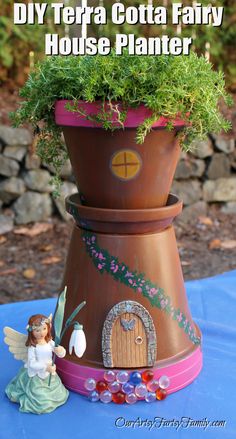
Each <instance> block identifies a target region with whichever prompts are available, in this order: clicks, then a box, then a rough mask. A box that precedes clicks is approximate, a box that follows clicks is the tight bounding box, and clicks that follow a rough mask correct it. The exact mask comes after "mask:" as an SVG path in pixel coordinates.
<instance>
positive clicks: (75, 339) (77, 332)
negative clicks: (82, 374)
mask: <svg viewBox="0 0 236 439" xmlns="http://www.w3.org/2000/svg"><path fill="white" fill-rule="evenodd" d="M73 349H74V353H75V355H76V356H77V357H79V358H81V357H82V356H83V354H84V352H85V349H86V338H85V333H84V331H83V325H80V324H79V323H75V324H74V329H73V331H72V334H71V337H70V343H69V353H70V355H71V354H72V351H73Z"/></svg>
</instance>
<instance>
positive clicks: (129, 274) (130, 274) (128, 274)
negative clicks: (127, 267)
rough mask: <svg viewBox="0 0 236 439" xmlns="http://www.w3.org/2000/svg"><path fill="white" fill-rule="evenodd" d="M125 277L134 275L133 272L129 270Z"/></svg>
mask: <svg viewBox="0 0 236 439" xmlns="http://www.w3.org/2000/svg"><path fill="white" fill-rule="evenodd" d="M125 277H134V275H133V273H130V272H129V271H127V272H126V274H125Z"/></svg>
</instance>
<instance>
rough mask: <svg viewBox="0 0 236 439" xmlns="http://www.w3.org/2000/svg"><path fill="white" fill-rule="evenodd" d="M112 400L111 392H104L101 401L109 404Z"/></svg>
mask: <svg viewBox="0 0 236 439" xmlns="http://www.w3.org/2000/svg"><path fill="white" fill-rule="evenodd" d="M111 400H112V393H111V392H109V390H104V391H103V392H101V393H100V401H102V402H104V403H105V404H107V403H108V402H111Z"/></svg>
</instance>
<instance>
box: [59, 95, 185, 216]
mask: <svg viewBox="0 0 236 439" xmlns="http://www.w3.org/2000/svg"><path fill="white" fill-rule="evenodd" d="M66 102H67V101H58V102H57V103H56V109H55V119H56V123H57V124H58V125H61V126H62V128H63V134H64V137H65V141H66V145H67V148H68V152H69V157H70V160H71V163H72V168H73V172H74V175H75V178H76V182H77V186H78V189H79V192H80V197H81V201H82V203H83V204H84V205H86V206H94V207H98V208H108V209H110V208H113V209H145V208H157V207H161V206H165V205H166V202H167V198H168V194H169V191H170V187H171V184H172V180H173V176H174V173H175V169H176V165H177V162H178V159H179V155H180V144H179V143H180V142H179V138H178V137H177V133H178V131H179V130H181V128H183V126H184V124H185V122H183V121H181V120H179V119H176V120H175V122H174V124H173V125H174V128H173V129H172V130H171V131H169V130H167V129H166V125H167V123H168V121H167V120H166V119H164V118H160V119H159V120H158V121H156V122H154V124H153V127H152V131H151V132H150V133H149V134H148V135H147V136H146V138H145V141H144V143H143V144H141V145H139V144H137V143H136V130H137V126H138V125H140V123H142V122H143V121H144V120H145V119H146V118H147V117H148V116H150V115H151V113H150V111H149V110H148V109H147V108H145V107H144V106H140V107H138V108H137V109H130V110H128V113H127V117H126V121H125V123H124V129H119V130H115V131H110V130H107V131H106V130H105V129H103V128H102V127H101V126H99V124H97V123H95V122H92V121H91V120H87V119H86V118H85V117H82V116H80V115H79V114H78V113H72V112H69V111H68V110H66V109H65V104H66ZM81 105H82V106H83V109H84V111H85V112H86V113H87V114H96V113H97V112H98V109H99V104H98V103H94V104H86V103H84V102H81V103H80V106H81ZM114 125H117V120H116V119H115V116H114Z"/></svg>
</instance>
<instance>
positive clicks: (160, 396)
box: [156, 389, 167, 401]
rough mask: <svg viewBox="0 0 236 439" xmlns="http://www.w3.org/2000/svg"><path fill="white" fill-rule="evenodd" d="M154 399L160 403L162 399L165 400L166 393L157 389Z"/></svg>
mask: <svg viewBox="0 0 236 439" xmlns="http://www.w3.org/2000/svg"><path fill="white" fill-rule="evenodd" d="M156 397H157V399H159V401H161V400H162V399H165V398H166V397H167V391H166V390H164V389H157V391H156Z"/></svg>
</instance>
